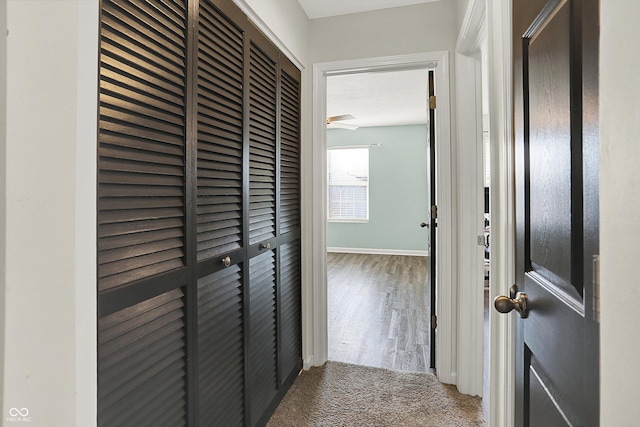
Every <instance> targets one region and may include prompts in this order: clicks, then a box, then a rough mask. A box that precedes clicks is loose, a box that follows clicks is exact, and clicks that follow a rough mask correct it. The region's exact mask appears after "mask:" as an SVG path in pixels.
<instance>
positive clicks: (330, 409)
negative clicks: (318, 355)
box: [267, 362, 485, 427]
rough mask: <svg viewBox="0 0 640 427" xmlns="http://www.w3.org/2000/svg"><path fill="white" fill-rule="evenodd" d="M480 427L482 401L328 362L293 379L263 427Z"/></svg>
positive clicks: (423, 380)
mask: <svg viewBox="0 0 640 427" xmlns="http://www.w3.org/2000/svg"><path fill="white" fill-rule="evenodd" d="M484 425H485V423H484V418H483V415H482V401H481V399H480V398H479V397H471V396H465V395H462V394H460V393H458V391H457V390H456V388H455V387H453V386H448V385H443V384H441V383H440V382H438V379H437V378H436V377H435V376H434V375H431V374H424V373H410V372H396V371H389V370H386V369H379V368H371V367H366V366H356V365H350V364H347V363H340V362H327V363H326V365H325V366H322V367H319V368H312V369H310V370H309V371H304V372H303V373H302V375H300V376H299V377H298V378H297V379H296V381H295V382H294V383H293V386H292V387H291V389H290V390H289V392H288V393H287V395H286V396H285V397H284V399H283V400H282V402H281V403H280V406H279V407H278V409H276V412H275V413H274V414H273V416H272V417H271V420H270V421H269V423H268V424H267V427H281V426H283V427H284V426H291V427H304V426H327V427H328V426H331V427H333V426H376V427H382V426H394V427H395V426H401V427H412V426H415V427H417V426H438V427H449V426H452V427H457V426H484Z"/></svg>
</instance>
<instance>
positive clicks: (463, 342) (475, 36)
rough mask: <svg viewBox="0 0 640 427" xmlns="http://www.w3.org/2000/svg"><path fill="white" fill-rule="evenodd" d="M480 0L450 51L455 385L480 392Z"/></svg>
mask: <svg viewBox="0 0 640 427" xmlns="http://www.w3.org/2000/svg"><path fill="white" fill-rule="evenodd" d="M485 17H486V13H485V3H484V0H471V1H470V2H469V4H468V6H467V10H466V13H465V18H464V21H463V24H462V28H461V30H460V34H459V36H458V42H457V53H456V106H457V109H456V113H457V115H456V123H457V130H458V134H457V150H456V160H457V170H458V174H457V183H456V188H457V190H458V191H457V213H458V241H457V255H458V288H459V295H464V298H459V299H458V300H459V303H458V304H459V312H458V322H459V323H458V342H457V354H458V357H457V372H458V381H457V385H458V390H459V391H460V392H462V393H465V394H471V395H478V396H482V390H483V387H482V386H483V360H484V358H483V352H484V345H483V344H484V340H483V338H484V328H483V323H484V320H483V319H484V283H483V282H484V245H482V246H479V245H478V243H477V242H478V236H482V237H483V238H484V179H483V176H484V174H483V137H482V130H483V129H482V62H481V60H482V54H481V51H482V41H483V38H484V37H485V36H484V35H485V33H486V27H485Z"/></svg>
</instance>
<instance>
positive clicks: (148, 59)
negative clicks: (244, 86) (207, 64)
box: [98, 0, 186, 291]
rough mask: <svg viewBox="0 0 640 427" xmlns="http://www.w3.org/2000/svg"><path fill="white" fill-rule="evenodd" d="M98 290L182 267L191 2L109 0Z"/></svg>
mask: <svg viewBox="0 0 640 427" xmlns="http://www.w3.org/2000/svg"><path fill="white" fill-rule="evenodd" d="M101 22H102V31H101V45H100V121H99V148H98V169H99V174H98V185H99V188H98V194H99V200H98V287H99V290H100V291H105V290H108V289H111V288H115V287H119V286H123V285H126V284H128V283H130V282H133V281H135V280H138V279H143V278H147V277H149V276H152V275H155V274H159V273H163V272H167V271H170V270H174V269H176V268H180V267H183V266H184V255H185V251H184V246H185V243H184V225H185V223H184V221H185V207H184V197H185V194H184V185H185V184H184V166H185V160H184V157H185V155H184V151H185V150H184V144H185V141H184V139H185V106H184V96H185V70H186V57H185V43H186V33H185V31H186V8H185V5H184V4H183V3H182V2H173V1H164V2H129V1H116V0H111V1H109V0H104V1H103V2H102V18H101Z"/></svg>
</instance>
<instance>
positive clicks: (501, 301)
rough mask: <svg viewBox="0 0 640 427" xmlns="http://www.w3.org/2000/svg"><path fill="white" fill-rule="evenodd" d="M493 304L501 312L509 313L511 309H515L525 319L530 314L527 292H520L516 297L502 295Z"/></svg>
mask: <svg viewBox="0 0 640 427" xmlns="http://www.w3.org/2000/svg"><path fill="white" fill-rule="evenodd" d="M493 306H494V307H495V308H496V310H497V311H498V312H500V313H509V312H511V310H515V311H517V312H518V314H519V315H520V317H521V318H523V319H526V318H527V316H529V309H528V307H527V294H525V293H524V292H518V293H517V294H516V296H515V298H509V297H507V296H504V295H500V296H499V297H496V299H495V300H494V301H493Z"/></svg>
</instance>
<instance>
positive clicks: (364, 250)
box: [327, 247, 429, 257]
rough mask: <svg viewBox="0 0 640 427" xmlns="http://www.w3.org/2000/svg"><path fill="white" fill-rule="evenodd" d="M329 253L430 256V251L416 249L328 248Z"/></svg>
mask: <svg viewBox="0 0 640 427" xmlns="http://www.w3.org/2000/svg"><path fill="white" fill-rule="evenodd" d="M327 252H335V253H341V254H365V255H403V256H425V257H428V256H429V251H419V250H415V249H371V248H337V247H328V248H327Z"/></svg>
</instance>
